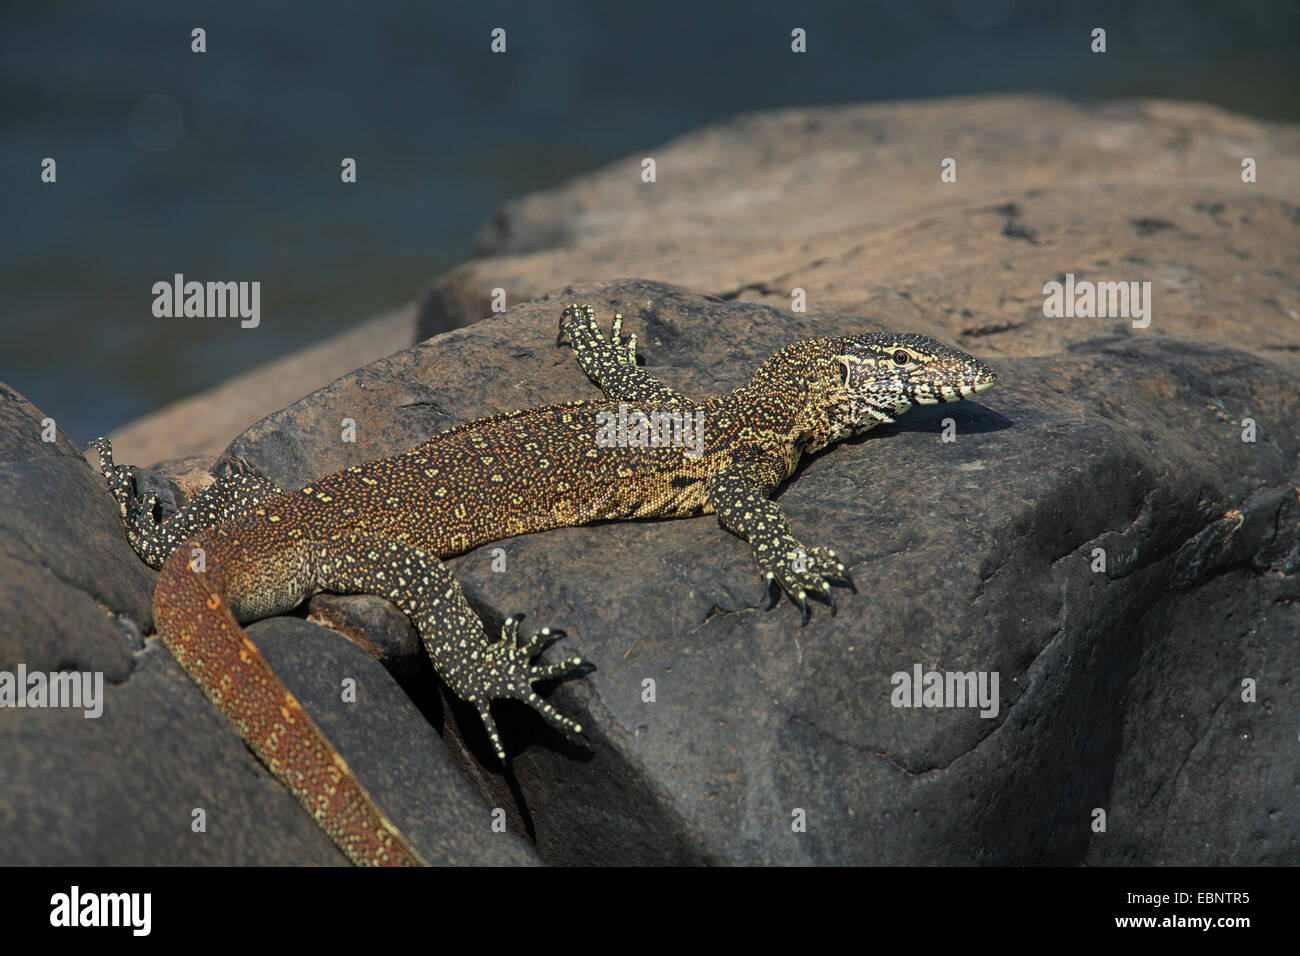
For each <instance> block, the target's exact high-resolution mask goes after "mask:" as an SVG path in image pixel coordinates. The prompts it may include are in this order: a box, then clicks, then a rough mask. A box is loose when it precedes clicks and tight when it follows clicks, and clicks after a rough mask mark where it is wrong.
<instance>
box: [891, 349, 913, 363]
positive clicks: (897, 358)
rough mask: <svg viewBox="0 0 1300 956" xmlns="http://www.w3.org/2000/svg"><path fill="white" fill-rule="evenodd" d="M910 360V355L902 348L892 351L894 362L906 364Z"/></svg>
mask: <svg viewBox="0 0 1300 956" xmlns="http://www.w3.org/2000/svg"><path fill="white" fill-rule="evenodd" d="M910 361H912V356H910V355H908V354H907V353H906V352H904V351H903V350H902V349H899V350H898V351H897V352H895V353H894V364H896V365H906V364H907V363H908V362H910Z"/></svg>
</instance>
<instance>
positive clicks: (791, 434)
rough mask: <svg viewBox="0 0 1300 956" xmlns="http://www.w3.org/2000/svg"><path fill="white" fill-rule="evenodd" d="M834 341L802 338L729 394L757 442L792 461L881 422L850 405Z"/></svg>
mask: <svg viewBox="0 0 1300 956" xmlns="http://www.w3.org/2000/svg"><path fill="white" fill-rule="evenodd" d="M840 345H841V341H840V340H839V339H835V338H820V339H806V340H804V341H802V342H796V343H795V344H794V345H790V346H787V347H786V348H783V349H781V351H779V352H777V353H776V354H775V355H773V356H772V357H771V358H769V359H768V360H767V361H766V362H764V363H763V366H762V367H761V368H760V369H759V370H758V371H757V372H755V373H754V376H753V378H751V379H750V380H749V381H748V382H746V383H745V384H744V385H742V386H740V387H739V388H737V389H736V390H735V391H734V392H732V393H731V395H730V396H728V399H729V403H731V404H733V405H734V406H735V407H738V408H740V409H741V410H742V413H744V414H747V415H748V416H749V418H750V422H751V424H752V426H753V427H754V430H755V431H756V432H757V433H758V434H760V435H761V436H762V439H761V441H762V442H763V443H764V444H766V445H768V446H769V447H770V448H772V449H773V450H775V449H778V448H779V449H781V450H783V451H785V452H786V453H787V454H788V456H789V457H790V459H791V461H792V464H791V467H793V462H795V461H797V460H798V459H799V457H800V456H801V455H803V454H808V453H811V452H815V451H819V450H821V449H822V448H825V447H826V446H827V445H831V444H834V443H835V442H837V441H840V440H841V439H843V438H847V437H848V436H849V435H852V434H854V433H855V432H859V431H864V430H866V429H867V428H871V427H873V426H875V425H878V424H881V423H882V420H881V419H879V418H869V419H865V418H864V416H863V415H860V414H857V412H858V411H859V409H857V408H854V407H850V404H849V403H850V398H849V396H848V394H847V393H846V392H845V390H844V387H843V385H842V381H841V376H840V372H839V366H838V365H837V363H836V362H835V359H834V356H835V355H836V354H837V353H838V352H839V351H840V350H841V349H840Z"/></svg>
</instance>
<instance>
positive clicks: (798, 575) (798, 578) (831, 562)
mask: <svg viewBox="0 0 1300 956" xmlns="http://www.w3.org/2000/svg"><path fill="white" fill-rule="evenodd" d="M754 558H755V560H757V561H758V567H759V570H760V571H762V572H763V575H764V580H765V582H766V584H767V587H768V589H769V591H771V592H772V603H771V604H769V605H768V608H767V609H768V610H769V611H770V610H771V609H772V608H774V607H776V605H777V603H778V602H779V601H780V600H781V592H782V591H784V592H785V593H786V594H788V595H789V596H790V599H791V600H792V601H796V602H798V604H799V610H800V612H801V613H802V615H803V621H802V623H803V624H804V625H807V623H808V619H809V618H810V617H811V616H812V612H811V611H809V609H808V599H809V598H813V599H814V600H818V601H825V602H826V603H827V604H829V605H830V608H831V617H834V616H835V613H836V611H837V610H838V608H837V607H836V604H835V595H834V594H832V593H831V585H832V584H835V585H838V586H840V587H847V588H849V590H851V591H853V592H854V593H857V588H856V587H854V585H853V579H852V578H851V577H849V572H848V568H846V567H845V566H844V564H843V562H841V561H840V559H839V557H838V556H837V555H836V554H835V552H834V551H832V550H831V549H829V548H805V547H804V546H803V545H801V544H800V543H799V541H798V540H797V539H796V538H794V537H793V536H791V535H788V534H783V535H781V536H780V537H778V538H777V539H776V541H775V543H773V544H764V543H761V542H756V543H754ZM774 585H775V586H774Z"/></svg>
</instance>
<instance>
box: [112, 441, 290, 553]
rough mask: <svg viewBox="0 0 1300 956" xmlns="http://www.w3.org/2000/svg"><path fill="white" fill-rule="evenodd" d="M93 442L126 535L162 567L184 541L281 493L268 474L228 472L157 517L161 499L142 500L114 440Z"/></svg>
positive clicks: (137, 551)
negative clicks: (119, 462)
mask: <svg viewBox="0 0 1300 956" xmlns="http://www.w3.org/2000/svg"><path fill="white" fill-rule="evenodd" d="M90 447H92V448H94V449H95V450H96V451H98V452H99V470H100V472H101V473H102V474H103V476H104V480H105V481H106V482H107V483H108V490H109V493H110V494H111V495H112V496H113V498H114V500H116V501H117V510H118V514H119V515H121V517H122V523H123V524H124V525H125V526H126V537H127V540H128V541H129V542H130V543H131V547H132V548H134V549H135V553H136V554H138V555H139V556H140V559H141V560H142V561H144V563H145V564H147V565H149V566H150V567H152V568H161V567H162V565H163V562H164V561H166V560H167V558H168V557H169V556H170V555H171V553H172V552H173V551H175V550H176V548H177V547H178V546H179V545H180V544H181V542H183V541H188V540H189V539H190V538H192V537H194V536H195V535H198V534H200V533H201V532H203V531H207V530H208V529H209V528H215V527H216V526H217V525H219V524H225V523H226V522H227V521H231V520H233V519H235V518H238V517H240V516H242V515H245V514H248V513H249V512H251V511H254V510H256V509H257V508H260V507H262V506H263V505H265V504H266V503H267V501H268V500H269V499H271V498H272V497H273V496H275V495H282V494H284V492H282V491H281V490H280V489H279V488H277V487H275V485H274V484H272V482H271V480H270V479H269V478H263V477H262V476H261V475H254V474H249V473H241V474H233V475H226V476H223V477H221V478H218V479H217V480H216V481H215V482H213V483H212V484H211V485H209V486H208V487H207V488H204V489H203V491H201V492H200V493H198V494H196V495H194V496H193V497H192V498H190V500H189V501H187V502H186V503H185V504H184V505H183V506H182V507H181V509H180V510H179V511H177V512H176V514H174V515H172V516H171V517H170V518H168V519H167V520H166V521H161V522H160V521H158V520H156V519H155V518H154V506H155V505H157V503H158V500H157V498H155V497H154V496H152V495H150V496H149V497H148V498H146V499H144V500H143V501H142V500H140V499H139V498H137V497H136V496H135V493H134V483H133V482H132V480H131V469H130V468H129V467H128V466H126V465H117V464H114V463H113V446H112V444H111V443H110V442H109V440H108V439H107V438H96V439H95V440H94V441H93V442H91V443H90Z"/></svg>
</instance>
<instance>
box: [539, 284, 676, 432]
mask: <svg viewBox="0 0 1300 956" xmlns="http://www.w3.org/2000/svg"><path fill="white" fill-rule="evenodd" d="M565 339H568V342H569V347H570V348H572V349H573V355H574V357H575V358H576V359H577V360H578V365H579V366H580V367H581V368H582V370H583V371H584V372H586V373H587V377H588V378H589V379H591V380H592V382H594V383H595V385H596V387H597V388H599V389H600V390H601V391H602V392H604V393H605V397H606V398H608V399H609V400H610V401H612V402H636V403H638V404H641V405H645V406H655V407H658V408H684V407H685V406H687V405H692V404H694V403H693V402H692V401H691V400H690V399H689V398H687V397H686V396H685V395H683V394H682V393H681V392H678V391H677V390H676V389H673V388H669V387H668V386H667V385H665V384H664V383H663V382H661V381H659V379H657V378H655V377H654V376H653V375H651V374H650V373H649V372H647V371H646V370H645V369H643V368H641V367H640V366H639V365H637V364H636V333H635V332H633V333H632V334H631V335H630V336H628V340H627V342H626V343H624V342H623V316H622V314H620V313H618V312H615V313H614V325H613V329H612V331H611V332H610V336H609V338H608V339H605V338H604V337H603V336H602V335H601V332H600V328H599V326H597V325H596V310H595V309H593V308H592V307H591V306H589V305H571V306H569V307H568V308H567V309H565V310H564V312H563V314H562V315H561V316H560V335H559V338H557V339H556V344H559V343H560V342H563V341H564V340H565Z"/></svg>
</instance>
